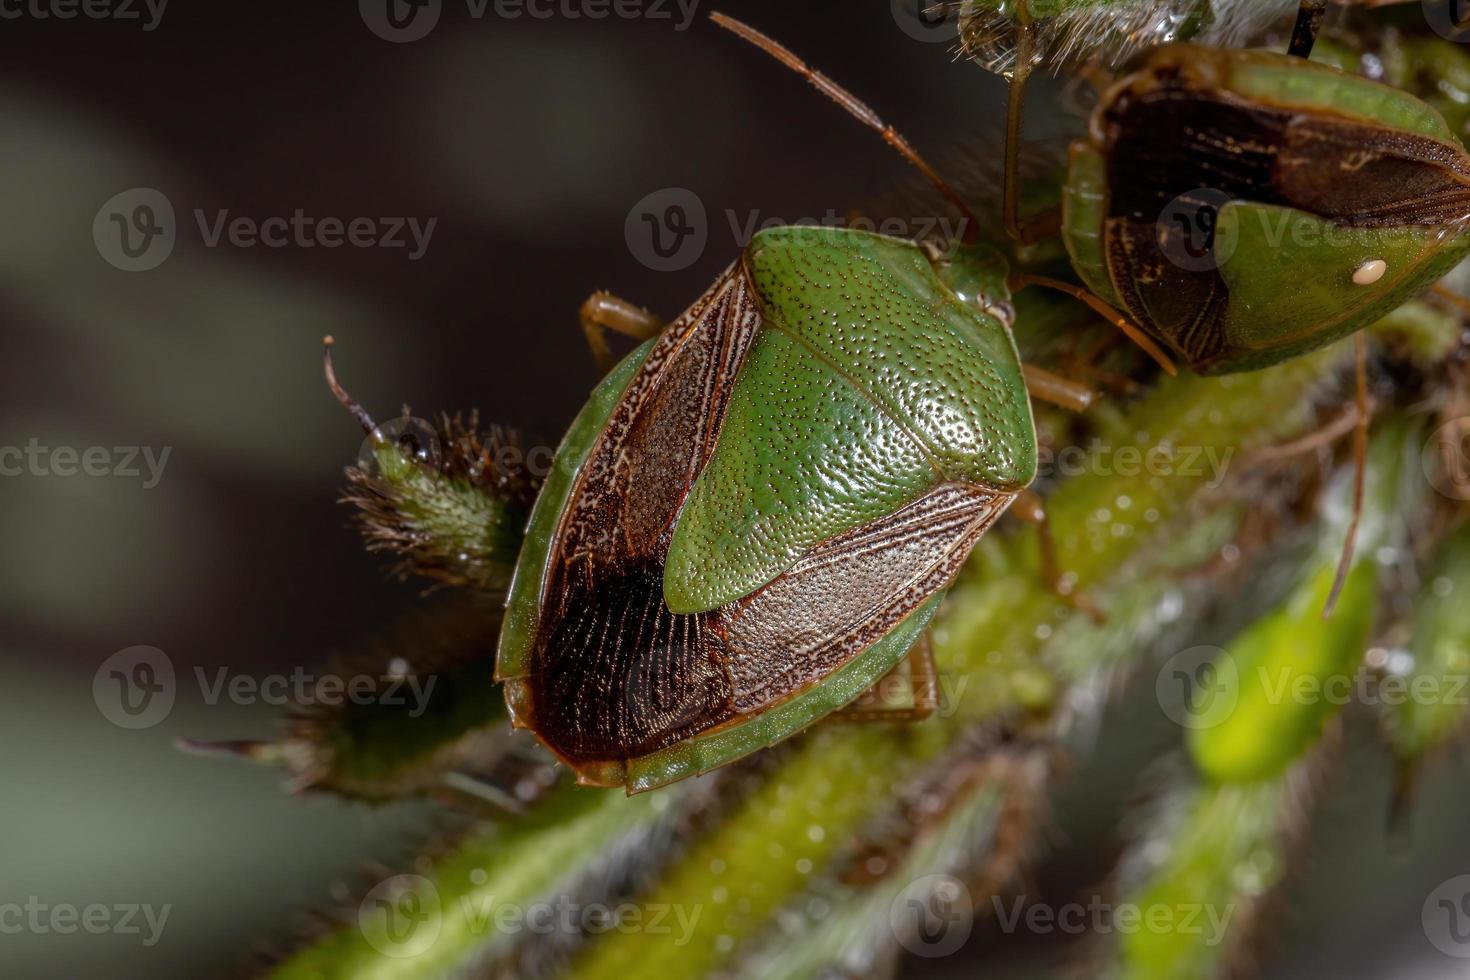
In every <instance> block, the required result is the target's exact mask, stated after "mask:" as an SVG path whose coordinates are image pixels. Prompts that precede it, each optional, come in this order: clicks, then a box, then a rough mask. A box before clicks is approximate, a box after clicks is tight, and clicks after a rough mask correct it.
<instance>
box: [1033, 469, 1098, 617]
mask: <svg viewBox="0 0 1470 980" xmlns="http://www.w3.org/2000/svg"><path fill="white" fill-rule="evenodd" d="M1010 513H1012V514H1015V515H1016V516H1017V517H1019V518H1020V519H1021V520H1023V521H1025V522H1026V523H1027V524H1034V525H1036V536H1037V539H1038V542H1039V544H1040V546H1041V578H1042V581H1043V582H1045V583H1046V587H1047V588H1049V589H1051V591H1053V592H1055V593H1056V594H1057V595H1059V596H1061V597H1062V598H1063V599H1064V600H1066V602H1067V603H1068V604H1069V605H1071V606H1072V607H1073V608H1075V609H1077V610H1078V611H1079V612H1084V613H1086V614H1087V616H1088V618H1090V619H1091V620H1092V621H1093V622H1094V623H1097V624H1098V625H1099V626H1101V625H1102V624H1104V623H1106V622H1107V621H1108V618H1107V616H1105V615H1103V611H1102V610H1101V609H1099V608H1097V605H1096V604H1094V603H1093V601H1092V600H1091V599H1089V598H1087V596H1085V595H1082V594H1080V593H1077V592H1074V591H1072V589H1071V588H1070V587H1069V585H1068V584H1067V583H1066V581H1065V579H1064V577H1063V575H1062V569H1061V565H1060V564H1059V563H1058V561H1057V542H1056V538H1054V537H1053V536H1052V533H1051V521H1050V519H1049V518H1048V517H1047V516H1046V507H1044V506H1043V505H1042V503H1041V497H1039V496H1038V495H1037V494H1036V492H1035V491H1033V490H1022V491H1021V492H1020V493H1019V494H1018V495H1017V496H1016V502H1015V503H1013V504H1012V505H1011V510H1010Z"/></svg>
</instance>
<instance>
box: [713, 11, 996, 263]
mask: <svg viewBox="0 0 1470 980" xmlns="http://www.w3.org/2000/svg"><path fill="white" fill-rule="evenodd" d="M709 17H710V20H712V21H714V22H715V23H716V24H718V25H720V26H721V27H723V28H724V29H725V30H727V31H730V32H731V33H732V34H736V35H738V36H739V37H741V38H743V39H745V40H746V41H749V42H750V43H751V44H753V45H755V46H756V47H758V48H760V49H761V50H762V51H764V52H765V53H766V54H768V55H770V56H771V57H772V58H775V59H776V60H777V61H779V62H781V63H782V64H783V65H785V66H786V67H787V68H790V69H791V70H792V71H794V72H796V73H797V74H798V75H801V76H802V77H803V78H805V79H806V80H807V81H808V82H811V83H812V86H813V87H814V88H816V90H817V91H818V92H821V93H822V94H823V95H825V96H827V97H828V98H829V99H831V100H832V101H833V102H836V103H837V104H838V105H840V106H841V107H842V108H844V109H846V110H847V112H848V115H850V116H852V117H853V118H854V119H856V120H857V121H858V122H860V123H862V124H863V125H864V126H867V127H868V128H869V129H871V130H873V131H874V132H875V133H877V134H878V135H879V136H882V137H883V141H884V142H886V143H887V144H888V145H889V146H891V147H893V148H894V149H895V150H897V151H898V152H899V154H900V155H901V156H902V157H903V158H904V159H905V160H907V161H908V162H909V163H911V164H913V165H914V167H916V168H917V169H918V170H919V172H920V173H922V174H923V175H924V176H925V177H927V178H928V179H929V183H931V184H933V185H934V187H935V189H936V190H938V191H939V193H941V194H943V195H944V197H945V199H946V200H948V201H949V203H951V204H953V205H954V206H955V207H956V208H958V209H959V212H960V214H961V215H963V216H964V218H965V233H964V235H962V236H961V240H962V241H963V242H965V244H967V245H973V244H975V243H976V242H978V241H979V237H980V222H979V221H978V220H977V219H976V217H975V213H974V212H973V211H971V210H970V206H969V205H968V204H966V203H965V199H964V198H962V197H960V195H959V194H958V192H956V191H955V189H954V188H953V187H951V186H950V185H949V183H948V182H947V181H946V180H945V179H944V178H943V177H941V176H939V172H938V171H936V170H935V169H934V168H933V167H931V166H929V162H928V161H927V160H925V159H924V158H923V157H921V156H920V155H919V151H918V150H915V149H914V148H913V147H912V146H911V145H909V141H908V140H906V139H904V138H903V135H902V134H900V133H899V132H898V130H896V129H894V128H893V127H892V126H890V125H888V124H887V123H885V122H884V121H883V120H882V118H880V117H879V115H878V114H877V113H876V112H874V111H873V110H872V109H871V108H870V107H869V106H868V105H867V104H866V103H865V102H863V101H862V100H861V99H859V98H858V97H857V96H855V95H853V94H852V93H851V92H849V91H848V90H847V89H845V88H843V87H842V86H841V85H838V84H837V83H836V82H834V81H833V80H832V79H830V78H828V77H827V76H826V75H823V74H822V73H821V72H819V71H817V70H816V69H815V68H813V67H812V66H811V65H808V64H807V63H806V62H805V61H802V60H801V59H800V58H798V57H797V56H796V55H795V53H793V52H792V51H791V50H790V49H789V48H787V47H785V46H784V45H781V44H779V43H777V42H776V41H774V40H772V39H771V38H769V37H767V36H766V35H764V34H762V33H761V32H760V31H758V30H756V29H755V28H754V27H751V26H750V25H749V24H746V23H743V22H741V21H738V20H736V19H735V18H733V17H727V16H725V15H724V14H722V13H719V12H718V11H716V12H715V13H712V14H710V15H709Z"/></svg>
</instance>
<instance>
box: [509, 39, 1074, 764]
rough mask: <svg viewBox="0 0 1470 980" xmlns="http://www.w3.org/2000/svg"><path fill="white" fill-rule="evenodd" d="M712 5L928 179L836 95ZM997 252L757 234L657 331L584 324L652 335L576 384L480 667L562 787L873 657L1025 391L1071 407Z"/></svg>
mask: <svg viewBox="0 0 1470 980" xmlns="http://www.w3.org/2000/svg"><path fill="white" fill-rule="evenodd" d="M716 19H717V21H718V22H719V23H721V25H722V26H726V27H730V28H731V29H733V30H736V32H737V33H740V34H741V35H742V36H744V37H746V38H747V39H749V40H752V41H754V42H755V43H757V44H759V45H760V46H761V47H763V48H765V49H766V50H767V51H768V52H770V53H772V54H774V55H775V56H777V57H778V58H780V59H781V60H783V61H784V62H786V63H787V64H788V65H790V66H791V67H793V68H797V69H798V70H800V71H802V72H803V73H804V74H805V75H806V77H808V79H809V80H811V81H813V82H814V84H816V85H817V86H818V87H819V88H821V89H822V90H823V91H824V92H826V93H827V94H829V95H831V96H833V97H834V98H835V99H837V101H838V102H840V103H841V104H843V105H844V106H845V107H847V108H849V109H850V110H851V111H852V112H853V114H854V115H855V116H857V117H858V118H859V119H861V120H862V121H864V122H865V123H866V124H868V125H870V126H871V127H872V128H874V129H876V130H878V131H879V132H881V133H883V135H884V137H885V138H886V139H887V141H888V142H889V143H890V144H891V145H893V146H895V148H897V149H898V150H899V151H900V152H901V153H903V154H904V156H906V157H908V158H909V159H910V160H912V161H914V162H915V163H917V164H918V165H919V166H920V168H921V169H923V170H924V171H925V172H926V173H928V174H930V175H931V176H933V171H932V170H931V169H930V168H929V167H928V165H927V164H925V163H924V162H923V161H922V160H921V159H919V158H918V156H917V154H916V153H914V151H913V150H912V149H910V148H909V147H908V145H907V143H906V142H904V140H903V138H902V137H901V136H899V135H898V134H897V133H896V132H894V131H893V130H892V129H891V128H889V127H887V126H885V125H884V124H883V123H882V122H881V120H879V119H878V118H877V116H876V115H874V114H873V113H872V111H871V110H869V109H867V107H866V106H863V105H862V104H861V103H860V102H858V101H857V100H856V99H855V98H854V97H853V96H851V95H850V94H849V93H847V92H845V91H844V90H842V89H841V88H839V87H838V86H836V84H835V83H833V82H831V81H830V80H829V79H826V78H825V76H821V75H819V74H817V73H815V72H814V71H812V70H811V69H809V68H807V67H806V66H805V65H804V64H803V63H801V62H800V61H799V60H798V59H796V57H795V56H794V55H792V54H791V53H790V52H788V51H786V50H785V49H784V48H781V47H780V46H778V45H776V44H775V43H774V42H772V41H770V40H769V39H768V38H765V37H764V36H763V35H760V34H758V33H756V32H754V31H752V30H751V29H750V28H747V27H745V26H744V25H741V24H738V23H737V22H734V21H731V20H729V19H728V18H721V17H719V16H718V15H716ZM934 179H935V182H936V183H937V184H938V185H939V186H940V187H941V189H944V190H947V188H945V187H944V185H943V182H942V181H940V180H938V178H937V177H935V178H934ZM998 259H999V257H998V255H997V253H995V252H993V251H992V250H990V249H988V248H985V247H984V246H979V245H973V244H968V243H966V242H960V243H957V244H955V245H953V246H951V247H950V248H949V249H948V251H947V252H940V251H939V250H937V249H933V250H931V249H928V248H926V247H924V246H921V245H919V244H917V243H914V242H910V241H906V240H902V239H896V238H891V237H887V236H883V235H876V234H872V233H868V232H862V231H855V230H850V229H835V228H812V227H779V228H771V229H767V230H765V231H762V232H761V233H759V234H757V235H756V236H755V237H754V238H753V239H752V240H751V242H750V244H749V245H748V246H747V247H746V249H745V250H744V252H743V254H742V255H741V257H740V259H739V260H738V261H737V262H736V263H735V264H734V265H733V266H732V267H731V268H730V269H729V270H727V271H726V272H725V273H724V274H723V275H722V276H720V278H719V279H718V280H717V281H716V282H715V283H714V285H713V286H711V287H710V289H709V290H708V291H707V292H706V293H705V294H704V296H702V297H701V298H700V299H699V300H697V301H696V302H695V303H694V304H693V305H692V306H691V307H690V308H689V309H688V310H687V311H686V312H685V313H684V314H683V315H682V316H680V317H679V318H678V319H677V320H675V321H674V322H673V323H672V324H671V325H670V326H668V327H667V328H666V329H661V332H660V325H659V324H657V322H656V321H653V320H652V318H650V317H648V316H647V315H646V314H642V315H640V313H639V311H636V310H634V309H633V308H631V307H627V306H625V305H624V304H621V303H620V302H619V301H616V300H613V299H612V298H611V297H607V296H606V295H604V294H598V295H596V296H594V297H593V298H592V299H591V300H589V302H588V304H587V306H585V307H584V326H585V327H586V328H587V329H588V333H589V338H590V339H593V347H594V351H595V352H598V353H604V352H605V351H606V348H605V346H603V345H602V344H601V341H600V340H599V339H597V332H596V331H597V328H598V327H600V326H612V327H614V328H616V329H622V330H623V331H624V332H627V333H633V334H645V335H646V334H654V336H652V337H650V338H649V339H648V340H647V341H646V342H645V343H644V344H643V345H642V346H640V347H639V348H638V349H637V350H635V351H634V352H633V353H632V354H631V355H629V356H628V357H627V358H626V359H625V360H624V361H623V362H622V363H621V364H620V365H618V366H617V367H616V368H615V369H614V370H613V371H612V372H611V373H610V374H609V375H608V376H607V378H606V379H604V381H603V382H602V384H601V385H600V386H599V387H598V389H597V390H596V391H595V392H594V393H593V395H592V397H591V399H590V400H589V401H588V403H587V405H586V407H585V408H584V409H583V410H582V412H581V414H580V415H579V416H578V418H577V419H576V421H575V422H574V423H573V424H572V427H571V429H570V430H569V431H568V433H567V435H566V437H565V439H564V441H563V443H562V445H561V447H560V448H559V449H558V452H557V460H556V464H555V466H554V468H553V472H552V474H551V475H550V476H549V477H548V479H547V482H546V484H545V486H544V487H543V489H542V491H541V495H540V497H539V498H538V500H537V503H536V505H535V508H534V511H533V513H532V516H531V520H530V523H529V526H528V529H527V535H526V543H525V545H524V547H523V549H522V552H521V556H520V559H519V562H518V564H517V568H516V573H515V577H514V581H513V583H512V585H511V591H510V596H509V599H508V605H507V615H506V619H505V624H504V629H503V631H502V635H501V643H500V650H499V656H498V659H497V664H496V676H497V678H498V679H500V680H501V681H503V682H504V685H505V695H506V700H507V703H508V704H509V705H510V709H511V713H512V718H513V720H514V722H515V723H516V724H517V725H519V726H521V727H526V728H530V729H531V730H532V731H534V732H535V734H536V735H537V736H538V737H539V738H540V739H541V741H542V742H543V743H545V744H546V745H547V746H548V747H549V748H551V749H552V751H553V752H554V753H555V754H556V755H557V756H558V757H559V758H560V759H562V760H563V761H564V762H566V763H567V764H568V765H569V766H570V767H571V768H572V769H573V770H574V771H575V772H576V774H577V777H578V780H579V781H580V782H582V783H585V784H590V785H598V786H617V785H624V786H626V787H627V789H628V790H629V791H630V792H636V791H640V790H645V789H651V788H654V787H657V786H660V785H663V784H665V783H669V782H673V781H675V780H677V779H681V778H684V777H685V776H689V775H694V774H696V773H700V772H704V771H706V770H708V769H712V768H714V767H717V766H720V765H723V764H725V763H727V762H730V761H732V760H734V759H736V758H739V757H741V756H743V755H746V754H748V753H750V752H752V751H755V750H756V749H759V748H762V747H764V746H767V745H770V744H772V743H774V742H777V741H779V740H781V739H783V738H785V737H786V736H788V735H790V734H792V733H793V732H795V731H797V730H799V729H801V728H804V727H806V726H807V725H810V724H811V723H813V722H814V721H816V720H818V719H820V718H822V717H823V716H825V715H827V714H829V713H831V712H833V711H834V710H837V709H839V708H841V707H843V706H844V705H846V704H848V703H850V702H851V701H853V700H854V699H855V698H857V697H858V696H859V695H861V694H862V693H863V692H864V691H865V690H867V689H868V688H869V687H871V686H872V685H873V684H874V683H876V682H877V681H879V680H880V679H881V678H882V677H883V676H884V675H885V674H887V673H888V672H889V671H890V670H892V669H893V668H894V667H895V666H896V665H897V664H898V662H899V661H900V660H901V659H902V658H903V657H904V656H905V654H906V653H908V651H909V650H910V648H911V647H913V646H914V644H915V643H916V641H918V639H919V637H920V635H921V634H922V632H923V630H924V629H925V627H926V626H927V625H928V623H929V620H930V618H931V617H932V616H933V614H934V611H935V609H936V608H937V606H938V603H939V600H940V598H941V597H942V596H943V594H944V592H945V591H946V590H947V589H948V586H949V584H950V582H951V581H952V579H953V578H954V576H955V575H956V574H957V573H958V571H959V569H960V566H961V565H962V564H963V562H964V560H965V558H966V557H967V556H968V554H969V552H970V550H971V548H973V546H974V545H975V543H976V542H977V541H978V540H979V538H980V536H981V535H982V534H983V533H984V532H985V531H986V530H987V529H988V528H989V527H990V525H991V524H992V523H994V521H995V520H996V519H998V518H999V517H1000V516H1001V514H1002V513H1004V512H1005V511H1006V509H1007V508H1008V507H1009V506H1010V505H1011V503H1012V502H1013V501H1014V500H1015V499H1016V498H1017V496H1018V495H1020V494H1021V493H1022V492H1023V491H1024V490H1025V488H1026V487H1027V486H1028V485H1029V484H1030V483H1031V481H1032V480H1033V479H1034V477H1035V474H1036V467H1037V446H1036V429H1035V423H1034V421H1033V419H1032V414H1031V405H1030V397H1029V395H1028V383H1027V379H1028V378H1030V379H1034V380H1035V381H1036V382H1038V385H1037V386H1038V388H1040V389H1043V390H1041V391H1039V392H1038V395H1039V396H1040V395H1044V394H1048V393H1050V394H1052V395H1056V396H1058V397H1059V398H1061V400H1063V401H1068V400H1069V399H1066V398H1064V397H1061V392H1060V391H1059V390H1058V389H1065V382H1062V381H1061V379H1055V378H1050V377H1049V376H1047V375H1045V374H1044V372H1035V371H1032V370H1031V369H1028V368H1024V367H1023V366H1022V364H1021V362H1020V358H1019V356H1018V354H1017V351H1016V346H1015V342H1014V340H1013V338H1012V337H1011V334H1010V329H1009V322H1008V321H1007V320H1006V319H1005V318H1004V317H1005V315H1006V310H1007V309H1008V300H1009V294H1008V292H1007V291H1006V286H1005V276H1006V270H1005V263H1004V262H1003V261H999V260H998ZM1048 388H1050V389H1052V390H1051V391H1050V392H1047V391H1046V390H1045V389H1048ZM1072 404H1073V407H1080V406H1079V405H1078V404H1077V403H1076V402H1075V401H1074V402H1072Z"/></svg>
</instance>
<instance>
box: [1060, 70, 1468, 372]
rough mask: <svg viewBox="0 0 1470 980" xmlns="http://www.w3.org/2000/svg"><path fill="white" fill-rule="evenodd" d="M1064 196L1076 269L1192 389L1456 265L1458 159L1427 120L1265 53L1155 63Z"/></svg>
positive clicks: (1096, 124) (1125, 94) (1128, 87)
mask: <svg viewBox="0 0 1470 980" xmlns="http://www.w3.org/2000/svg"><path fill="white" fill-rule="evenodd" d="M1161 134H1168V135H1167V137H1164V138H1161ZM1063 201H1064V203H1063V229H1064V232H1063V233H1064V237H1065V239H1066V243H1067V248H1068V251H1069V252H1070V254H1071V257H1072V263H1073V267H1074V268H1075V270H1076V272H1077V274H1078V275H1079V276H1080V277H1081V278H1082V279H1083V281H1084V282H1086V283H1087V285H1088V287H1089V288H1090V289H1091V290H1092V291H1093V292H1094V293H1096V294H1097V295H1098V296H1099V297H1101V298H1102V299H1103V300H1105V301H1106V302H1109V303H1111V304H1113V305H1114V306H1116V307H1118V308H1119V309H1121V310H1124V311H1126V312H1127V313H1128V314H1129V316H1130V317H1131V318H1132V319H1133V320H1134V322H1135V323H1136V324H1137V325H1138V326H1139V327H1141V328H1142V329H1143V330H1144V331H1145V332H1146V333H1148V334H1149V336H1150V337H1152V338H1153V339H1154V340H1155V341H1157V342H1158V343H1160V344H1161V345H1163V346H1164V347H1165V348H1167V349H1168V350H1170V351H1171V352H1172V353H1173V354H1175V355H1176V356H1177V357H1178V358H1180V359H1181V360H1183V361H1184V362H1185V363H1186V364H1188V365H1189V366H1190V367H1191V368H1192V369H1193V370H1195V371H1197V372H1199V373H1201V374H1225V373H1229V372H1234V371H1248V370H1254V369H1257V368H1262V367H1266V366H1268V365H1271V364H1275V363H1277V362H1279V361H1282V360H1285V359H1287V358H1289V357H1293V356H1295V355H1297V354H1301V353H1305V352H1307V351H1310V350H1315V349H1317V348H1320V347H1323V346H1326V345H1327V344H1329V343H1331V342H1333V341H1335V340H1338V339H1340V338H1342V337H1344V336H1347V335H1349V334H1351V333H1354V332H1356V331H1357V330H1359V329H1361V328H1362V327H1364V326H1366V325H1368V324H1369V323H1371V322H1373V321H1374V320H1376V319H1377V318H1379V317H1381V316H1383V315H1384V314H1385V313H1387V312H1388V311H1389V310H1391V309H1393V308H1394V307H1395V306H1397V305H1398V304H1400V303H1402V302H1403V301H1404V300H1405V299H1407V298H1409V297H1410V296H1412V295H1413V294H1415V293H1417V292H1419V291H1421V290H1423V289H1425V288H1426V287H1428V286H1429V285H1431V284H1432V283H1433V282H1435V281H1436V280H1437V279H1439V278H1440V277H1442V276H1443V275H1444V274H1445V273H1446V272H1447V271H1448V270H1449V269H1450V268H1451V267H1453V266H1454V265H1455V264H1456V263H1458V262H1459V261H1460V260H1461V259H1462V258H1464V257H1465V255H1466V253H1467V252H1470V233H1467V224H1466V218H1467V217H1470V155H1467V154H1466V152H1465V150H1464V148H1463V147H1462V146H1461V145H1460V143H1459V141H1458V140H1457V139H1456V138H1455V136H1454V134H1453V132H1452V131H1451V130H1450V128H1449V126H1448V125H1447V124H1446V123H1445V122H1444V119H1443V118H1442V117H1441V116H1440V115H1439V113H1437V112H1435V111H1434V110H1433V109H1431V108H1429V107H1428V106H1427V105H1425V104H1424V103H1422V102H1420V101H1419V100H1418V99H1415V98H1414V97H1413V96H1411V95H1408V94H1407V93H1404V92H1401V91H1399V90H1397V89H1394V88H1390V87H1388V86H1385V85H1382V84H1380V83H1377V82H1374V81H1371V80H1368V79H1365V78H1361V77H1358V76H1356V75H1349V74H1345V73H1343V72H1341V71H1338V70H1337V69H1335V68H1331V67H1328V66H1325V65H1320V64H1316V63H1313V62H1308V61H1305V60H1303V59H1300V58H1294V57H1291V56H1288V55H1282V54H1275V53H1272V52H1265V51H1226V50H1218V49H1212V48H1201V47H1197V46H1193V45H1167V46H1165V47H1162V48H1158V49H1155V50H1154V51H1152V52H1150V53H1149V54H1148V55H1146V56H1145V58H1144V60H1143V61H1142V63H1141V64H1140V65H1139V66H1138V68H1137V70H1135V71H1134V72H1132V73H1131V74H1129V75H1128V76H1127V77H1125V78H1124V79H1122V80H1121V81H1119V82H1118V83H1117V84H1116V85H1114V86H1113V87H1112V88H1111V89H1110V90H1109V91H1108V93H1107V94H1106V95H1105V96H1104V98H1103V100H1102V102H1101V103H1100V104H1099V105H1098V107H1097V109H1096V111H1095V113H1094V115H1093V118H1092V122H1091V126H1090V135H1089V138H1088V139H1087V140H1085V141H1081V142H1079V143H1077V144H1075V145H1074V146H1073V149H1072V158H1071V165H1070V170H1069V176H1068V181H1067V186H1066V190H1065V194H1064V199H1063Z"/></svg>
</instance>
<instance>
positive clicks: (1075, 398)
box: [1021, 364, 1097, 415]
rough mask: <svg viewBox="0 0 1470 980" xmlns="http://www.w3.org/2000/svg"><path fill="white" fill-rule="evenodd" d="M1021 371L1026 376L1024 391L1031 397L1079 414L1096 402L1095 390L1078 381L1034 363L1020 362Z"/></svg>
mask: <svg viewBox="0 0 1470 980" xmlns="http://www.w3.org/2000/svg"><path fill="white" fill-rule="evenodd" d="M1021 373H1022V374H1023V375H1024V376H1025V378H1026V391H1027V393H1028V394H1030V395H1031V397H1032V398H1035V399H1039V400H1040V401H1044V402H1048V403H1049V404H1052V405H1056V406H1058V407H1060V408H1065V409H1066V410H1067V411H1069V412H1076V413H1077V414H1079V415H1080V414H1082V413H1083V412H1086V411H1087V410H1088V409H1089V408H1091V407H1092V406H1093V405H1094V404H1096V403H1097V392H1096V391H1093V390H1092V389H1091V388H1089V387H1088V386H1087V385H1085V384H1082V383H1081V382H1079V381H1073V380H1071V379H1070V378H1064V377H1062V376H1061V375H1059V374H1053V373H1052V372H1050V371H1047V370H1044V369H1042V368H1039V367H1037V366H1036V365H1034V364H1022V365H1021Z"/></svg>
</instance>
